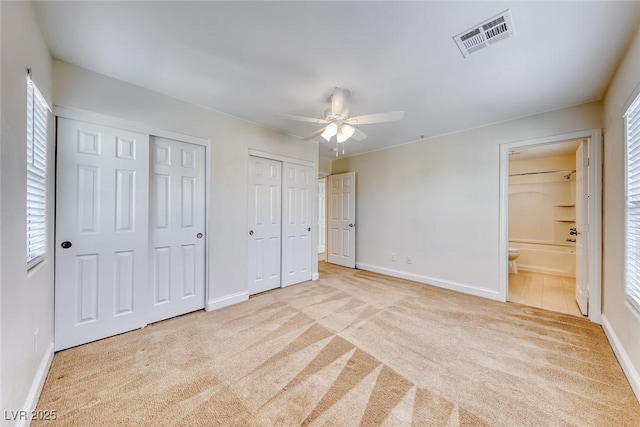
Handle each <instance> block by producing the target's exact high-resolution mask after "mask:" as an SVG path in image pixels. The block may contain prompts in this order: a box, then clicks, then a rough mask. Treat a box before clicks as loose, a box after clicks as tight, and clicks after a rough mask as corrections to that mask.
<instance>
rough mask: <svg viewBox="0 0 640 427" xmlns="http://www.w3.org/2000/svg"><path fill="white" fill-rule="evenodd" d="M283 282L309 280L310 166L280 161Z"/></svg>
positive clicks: (312, 180)
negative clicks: (281, 174)
mask: <svg viewBox="0 0 640 427" xmlns="http://www.w3.org/2000/svg"><path fill="white" fill-rule="evenodd" d="M282 169H283V179H282V188H283V194H282V206H283V212H282V286H289V285H293V284H295V283H301V282H304V281H307V280H311V254H312V252H311V251H312V247H313V246H312V241H313V239H312V237H311V236H312V234H311V229H312V224H313V209H312V206H313V203H312V200H313V199H312V198H311V197H312V194H313V186H314V185H316V178H315V176H314V175H313V169H311V167H309V166H301V165H296V164H292V163H286V162H285V163H283V164H282Z"/></svg>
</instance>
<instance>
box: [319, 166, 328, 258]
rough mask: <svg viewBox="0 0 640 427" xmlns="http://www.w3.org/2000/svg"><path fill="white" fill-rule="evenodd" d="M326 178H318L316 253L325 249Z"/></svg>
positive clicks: (320, 252)
mask: <svg viewBox="0 0 640 427" xmlns="http://www.w3.org/2000/svg"><path fill="white" fill-rule="evenodd" d="M326 188H327V180H326V179H325V178H322V179H319V180H318V253H319V254H322V253H324V252H325V251H326V250H327V196H326Z"/></svg>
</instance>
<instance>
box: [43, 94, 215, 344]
mask: <svg viewBox="0 0 640 427" xmlns="http://www.w3.org/2000/svg"><path fill="white" fill-rule="evenodd" d="M53 116H54V117H56V118H58V117H63V118H65V119H72V120H78V121H82V122H88V123H93V124H96V125H101V126H109V127H114V128H118V129H123V130H128V131H131V132H138V133H144V134H148V135H149V136H158V137H161V138H168V139H174V140H177V141H181V142H186V143H189V144H194V145H201V146H203V147H204V153H205V169H206V170H205V183H204V193H205V203H204V207H205V215H204V227H205V230H206V233H205V236H204V238H205V242H204V307H205V310H206V309H207V304H208V302H209V242H210V240H209V224H210V222H209V221H210V220H209V215H210V209H209V208H210V198H211V197H210V195H209V190H210V188H211V140H209V139H206V138H200V137H197V136H191V135H185V134H181V133H178V132H172V131H168V130H164V129H160V128H156V127H154V126H149V125H145V124H143V123H139V122H135V121H131V120H126V119H121V118H119V117H113V116H109V115H106V114H101V113H94V112H91V111H86V110H80V109H76V108H66V107H60V106H57V105H54V106H53ZM55 123H56V124H55V126H56V129H55V130H54V132H55V134H56V135H57V132H58V129H57V124H58V122H57V120H56V121H55ZM57 148H58V147H57V144H56V154H57ZM54 176H56V179H57V176H58V170H57V164H56V165H55V166H54ZM57 197H58V195H57V194H55V191H54V196H53V199H54V201H57ZM55 211H56V207H55V203H54V212H55ZM54 222H55V221H54ZM55 234H56V229H55V224H54V241H55ZM53 265H54V276H55V268H56V262H55V258H54V261H53ZM53 286H54V289H55V280H54V284H53ZM54 339H55V331H54Z"/></svg>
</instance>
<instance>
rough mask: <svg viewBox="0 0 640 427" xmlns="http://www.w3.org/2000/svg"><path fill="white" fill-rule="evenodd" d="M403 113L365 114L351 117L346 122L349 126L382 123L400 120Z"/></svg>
mask: <svg viewBox="0 0 640 427" xmlns="http://www.w3.org/2000/svg"><path fill="white" fill-rule="evenodd" d="M403 117H404V111H389V112H388V113H376V114H366V115H364V116H357V117H351V118H349V119H347V120H346V122H347V123H349V124H350V125H368V124H371V123H384V122H393V121H396V120H402V118H403Z"/></svg>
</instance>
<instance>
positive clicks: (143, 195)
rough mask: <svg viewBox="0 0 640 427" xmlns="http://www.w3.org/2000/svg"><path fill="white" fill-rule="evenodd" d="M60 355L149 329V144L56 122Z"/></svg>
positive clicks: (122, 133) (103, 129)
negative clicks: (79, 347) (81, 346)
mask: <svg viewBox="0 0 640 427" xmlns="http://www.w3.org/2000/svg"><path fill="white" fill-rule="evenodd" d="M57 162H58V164H57V184H56V185H57V190H56V191H57V202H56V270H55V271H56V273H55V275H56V277H55V310H54V311H55V349H56V350H62V349H65V348H69V347H73V346H76V345H79V344H83V343H86V342H90V341H94V340H98V339H101V338H105V337H108V336H111V335H115V334H119V333H122V332H126V331H130V330H132V329H136V328H140V327H142V326H144V325H145V324H147V311H146V305H145V301H146V300H147V299H148V295H147V286H146V283H147V280H146V279H147V251H148V228H149V227H148V215H147V212H148V191H147V190H148V180H149V137H148V136H147V135H142V134H137V133H134V132H128V131H122V130H118V129H114V128H109V127H106V126H97V125H94V124H89V123H83V122H78V121H74V120H68V119H63V118H59V119H58V155H57Z"/></svg>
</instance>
